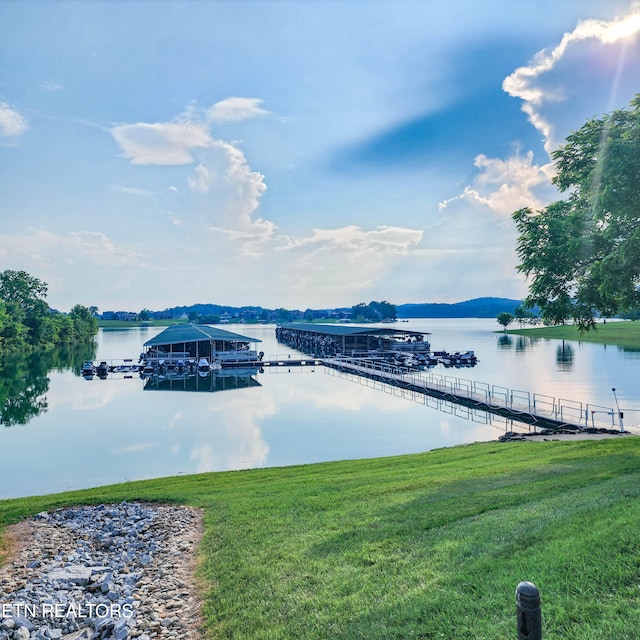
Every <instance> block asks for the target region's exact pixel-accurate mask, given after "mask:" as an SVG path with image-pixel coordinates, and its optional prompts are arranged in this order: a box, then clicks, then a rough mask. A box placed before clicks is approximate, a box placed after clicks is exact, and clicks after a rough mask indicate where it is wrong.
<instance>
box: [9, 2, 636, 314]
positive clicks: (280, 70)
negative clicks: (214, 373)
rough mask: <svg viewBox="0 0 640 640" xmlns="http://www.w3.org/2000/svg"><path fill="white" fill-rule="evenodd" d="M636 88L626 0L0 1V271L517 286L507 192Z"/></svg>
mask: <svg viewBox="0 0 640 640" xmlns="http://www.w3.org/2000/svg"><path fill="white" fill-rule="evenodd" d="M638 92H640V4H638V3H636V2H631V1H629V0H625V1H617V0H518V1H517V2H514V1H513V0H446V1H445V0H419V1H415V0H340V1H331V0H295V1H294V0H279V1H274V0H254V1H243V0H238V1H232V0H223V1H218V0H210V1H207V0H193V1H169V0H163V1H155V0H144V1H143V0H140V1H134V2H127V1H123V0H111V1H103V2H100V1H97V0H87V1H85V2H80V1H78V2H63V1H58V0H47V1H45V2H38V1H35V0H4V1H3V2H1V3H0V271H4V270H6V269H13V270H24V271H26V272H28V273H29V274H30V275H33V276H35V277H37V278H40V279H41V280H43V281H44V282H46V283H47V285H48V296H47V301H48V302H49V304H50V306H52V307H54V308H57V309H59V310H61V311H68V310H69V309H70V308H71V307H72V306H73V305H75V304H83V305H86V306H96V307H98V308H99V309H100V310H101V311H106V310H129V311H139V310H141V309H143V308H149V309H153V310H162V309H165V308H167V307H172V306H176V305H190V304H195V303H216V304H221V305H232V306H243V305H259V306H263V307H268V308H277V307H286V308H291V309H302V310H304V309H306V308H309V307H310V308H313V309H321V308H333V307H342V306H352V305H355V304H357V303H359V302H369V301H370V300H388V301H390V302H392V303H394V304H403V303H408V302H415V303H418V302H457V301H462V300H468V299H472V298H477V297H485V296H492V297H508V298H517V299H520V298H523V297H524V296H525V295H526V292H527V283H526V281H525V280H524V278H523V276H522V275H521V274H519V273H518V272H517V270H516V266H517V264H518V259H517V255H516V251H515V247H516V240H517V233H516V229H515V226H514V223H513V221H512V218H511V214H512V213H513V212H514V211H516V210H517V209H520V208H522V207H524V206H529V207H532V208H534V209H541V208H543V207H544V206H546V205H547V204H549V203H550V202H552V201H554V200H557V199H559V198H561V197H564V196H563V195H561V194H558V193H557V192H556V191H555V190H554V188H553V187H552V186H551V183H550V179H551V177H552V176H553V165H552V163H551V159H550V154H551V153H552V152H553V150H554V149H557V148H558V147H559V146H560V145H561V144H562V143H563V141H564V139H565V138H566V136H567V135H569V134H570V133H571V132H572V131H575V130H577V129H579V128H580V127H581V126H582V125H583V124H584V123H585V122H586V121H587V120H589V119H591V118H593V117H596V116H601V115H602V114H605V113H607V112H609V111H611V110H613V109H617V108H625V107H627V106H628V105H629V102H630V100H631V99H632V98H633V97H634V95H635V94H636V93H638Z"/></svg>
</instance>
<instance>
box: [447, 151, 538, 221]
mask: <svg viewBox="0 0 640 640" xmlns="http://www.w3.org/2000/svg"><path fill="white" fill-rule="evenodd" d="M474 164H475V166H476V167H477V168H478V174H477V175H476V177H475V180H474V183H473V185H468V186H466V187H465V189H464V191H463V192H462V193H461V194H460V195H457V196H455V197H453V198H450V199H448V200H445V201H443V202H441V203H440V204H439V208H440V210H441V211H442V210H443V209H446V208H447V206H448V205H449V204H451V203H452V202H454V201H456V200H463V199H467V200H475V201H476V202H478V203H480V204H483V205H485V206H486V207H488V208H489V209H491V210H492V211H495V212H496V213H499V214H503V215H508V216H510V215H511V214H512V213H513V212H514V211H517V210H518V209H521V208H523V207H531V208H533V209H538V208H540V207H541V206H542V202H541V201H540V199H539V198H538V197H537V196H536V194H535V189H536V188H537V187H540V186H541V185H546V184H548V180H549V172H550V168H549V167H548V166H546V165H545V166H542V167H540V166H538V165H536V164H534V162H533V152H532V151H529V152H528V153H527V154H526V155H524V156H522V155H520V154H516V155H514V156H512V157H510V158H507V159H506V160H503V159H501V158H488V157H487V156H485V155H484V154H480V155H478V156H477V157H476V159H475V161H474Z"/></svg>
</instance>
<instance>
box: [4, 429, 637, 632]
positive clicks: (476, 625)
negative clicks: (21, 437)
mask: <svg viewBox="0 0 640 640" xmlns="http://www.w3.org/2000/svg"><path fill="white" fill-rule="evenodd" d="M639 494H640V438H633V437H627V438H621V439H609V440H599V441H580V442H525V443H509V444H506V443H505V444H500V443H483V444H475V445H471V446H460V447H454V448H451V449H442V450H438V451H432V452H429V453H425V454H420V455H410V456H402V457H396V458H383V459H375V460H360V461H348V462H338V463H325V464H318V465H308V466H298V467H285V468H280V469H262V470H250V471H240V472H226V473H213V474H203V475H193V476H180V477H176V478H165V479H159V480H149V481H142V482H133V483H127V484H121V485H114V486H111V487H103V488H99V489H92V490H88V491H79V492H73V493H66V494H59V495H52V496H42V497H32V498H25V499H18V500H5V501H0V528H1V527H3V526H5V525H7V524H9V523H11V522H15V521H17V520H18V519H20V518H23V517H25V516H28V515H31V514H34V513H37V512H38V511H41V510H43V509H51V508H55V507H59V506H62V505H68V504H78V503H99V502H107V501H120V500H123V499H127V500H152V501H162V502H175V503H184V504H191V505H197V506H200V507H203V508H204V510H205V535H204V539H203V541H202V544H201V549H200V569H199V572H200V576H201V578H202V579H203V581H204V584H205V585H206V589H207V591H206V594H205V608H204V614H205V621H206V623H205V624H206V632H207V634H208V637H209V638H234V639H235V640H241V639H251V640H254V639H258V640H260V639H264V640H267V639H269V640H275V639H283V640H295V639H300V640H302V639H304V640H314V639H318V640H326V639H327V638H331V639H333V640H352V639H353V640H355V639H359V638H366V639H372V640H377V639H379V640H382V639H385V640H386V639H397V640H399V639H401V638H402V639H406V638H422V639H431V638H446V639H447V640H462V639H465V640H467V639H469V638H474V639H496V640H498V639H500V640H503V639H508V638H515V637H516V630H515V587H516V585H517V584H518V582H520V581H521V580H531V581H533V582H534V583H535V584H536V585H537V586H538V587H539V588H540V590H541V594H542V602H543V625H544V638H545V640H552V639H556V640H560V639H562V640H566V639H567V638H580V639H581V640H615V639H618V638H620V639H623V638H624V639H630V640H632V639H634V638H636V639H637V638H640V500H639V498H640V495H639Z"/></svg>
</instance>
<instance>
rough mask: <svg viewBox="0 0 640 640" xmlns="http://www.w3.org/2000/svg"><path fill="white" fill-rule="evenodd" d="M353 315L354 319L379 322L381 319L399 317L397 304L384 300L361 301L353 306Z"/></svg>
mask: <svg viewBox="0 0 640 640" xmlns="http://www.w3.org/2000/svg"><path fill="white" fill-rule="evenodd" d="M351 317H352V318H353V319H354V320H368V321H370V322H378V321H380V320H395V319H396V317H397V310H396V306H395V305H393V304H391V303H390V302H387V301H386V300H383V301H382V302H376V301H375V300H372V301H371V302H370V303H369V304H365V303H364V302H361V303H359V304H357V305H355V306H353V307H351Z"/></svg>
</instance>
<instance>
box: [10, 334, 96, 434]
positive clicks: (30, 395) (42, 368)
mask: <svg viewBox="0 0 640 640" xmlns="http://www.w3.org/2000/svg"><path fill="white" fill-rule="evenodd" d="M96 348H97V347H96V345H95V344H90V345H84V346H82V347H77V348H64V349H52V350H50V351H44V352H38V353H32V354H29V355H23V354H15V355H7V356H3V357H2V358H0V424H2V425H4V426H5V427H12V426H15V425H22V424H27V423H28V422H29V421H30V420H32V419H33V418H35V417H36V416H38V415H40V414H41V413H43V412H45V411H47V409H48V408H49V402H48V400H47V396H46V394H47V392H48V391H49V372H50V371H52V370H56V371H64V370H68V369H71V370H72V371H73V372H74V373H75V374H76V375H80V371H81V369H82V363H83V362H84V360H85V359H87V358H92V357H94V356H95V354H96Z"/></svg>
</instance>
